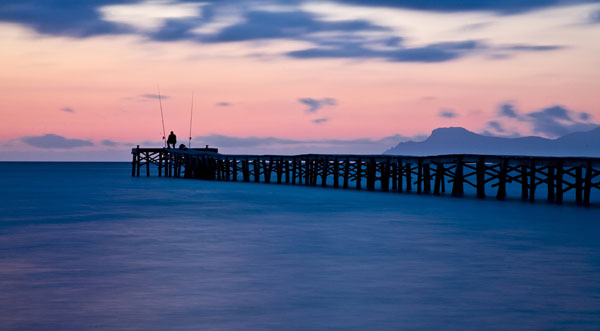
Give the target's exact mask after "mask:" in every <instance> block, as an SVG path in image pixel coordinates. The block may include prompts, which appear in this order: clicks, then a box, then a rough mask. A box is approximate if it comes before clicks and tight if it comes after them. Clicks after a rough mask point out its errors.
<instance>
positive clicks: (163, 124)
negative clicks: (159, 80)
mask: <svg viewBox="0 0 600 331" xmlns="http://www.w3.org/2000/svg"><path fill="white" fill-rule="evenodd" d="M156 89H157V90H158V104H159V105H160V119H161V120H162V128H163V141H164V142H165V147H169V146H167V139H166V136H167V133H166V131H165V116H164V115H163V108H162V99H161V97H160V87H159V86H158V84H156Z"/></svg>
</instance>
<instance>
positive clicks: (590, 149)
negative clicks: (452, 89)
mask: <svg viewBox="0 0 600 331" xmlns="http://www.w3.org/2000/svg"><path fill="white" fill-rule="evenodd" d="M383 154H388V155H416V156H424V155H443V154H492V155H532V156H594V157H600V127H598V128H596V129H594V130H591V131H587V132H575V133H571V134H568V135H566V136H563V137H560V138H557V139H547V138H542V137H519V138H504V137H492V136H484V135H480V134H477V133H474V132H471V131H469V130H466V129H464V128H461V127H450V128H438V129H435V130H433V131H432V132H431V136H429V138H427V139H426V140H424V141H421V142H414V141H407V142H403V143H399V144H398V145H397V146H396V147H393V148H391V149H389V150H387V151H385V152H384V153H383Z"/></svg>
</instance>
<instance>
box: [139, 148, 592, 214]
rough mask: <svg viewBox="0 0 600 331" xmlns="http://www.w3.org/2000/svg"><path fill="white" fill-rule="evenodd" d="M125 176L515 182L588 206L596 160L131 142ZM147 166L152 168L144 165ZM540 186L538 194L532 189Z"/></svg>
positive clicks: (490, 186) (430, 188) (374, 185)
mask: <svg viewBox="0 0 600 331" xmlns="http://www.w3.org/2000/svg"><path fill="white" fill-rule="evenodd" d="M131 153H132V154H133V160H132V164H131V175H132V176H140V173H141V174H142V175H145V176H150V175H151V168H152V169H156V170H157V175H158V176H165V177H177V178H190V179H205V180H220V181H243V182H255V183H276V184H290V185H308V186H322V187H334V188H344V189H356V190H363V189H365V190H369V191H376V190H377V191H383V192H415V193H418V194H433V195H444V194H446V195H451V196H454V197H461V196H463V195H464V194H465V187H469V186H470V187H472V188H473V189H474V192H475V194H476V196H477V197H479V198H486V197H490V196H492V197H495V198H496V199H498V200H504V199H506V198H507V186H508V185H518V186H520V197H521V199H522V200H528V201H532V202H533V201H535V200H536V199H545V200H547V201H548V202H551V203H557V204H561V203H563V201H564V200H565V196H566V195H567V194H571V197H572V198H573V200H574V201H575V203H576V204H578V205H582V206H589V205H590V196H591V194H592V192H594V194H598V191H599V190H600V158H587V157H538V156H502V155H471V154H460V155H439V156H396V155H335V154H332V155H325V154H303V155H228V154H220V153H218V150H217V149H214V148H212V149H211V148H208V147H207V148H198V149H167V148H139V146H138V147H137V148H133V149H132V152H131ZM151 166H152V167H151ZM540 187H541V188H545V192H544V193H545V194H544V195H545V196H540V194H539V193H538V194H537V195H536V190H537V189H539V188H540Z"/></svg>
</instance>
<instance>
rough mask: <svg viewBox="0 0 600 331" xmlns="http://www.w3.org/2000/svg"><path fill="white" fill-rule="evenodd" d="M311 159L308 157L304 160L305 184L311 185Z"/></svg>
mask: <svg viewBox="0 0 600 331" xmlns="http://www.w3.org/2000/svg"><path fill="white" fill-rule="evenodd" d="M310 182H311V180H310V160H309V158H308V157H306V160H305V161H304V185H310Z"/></svg>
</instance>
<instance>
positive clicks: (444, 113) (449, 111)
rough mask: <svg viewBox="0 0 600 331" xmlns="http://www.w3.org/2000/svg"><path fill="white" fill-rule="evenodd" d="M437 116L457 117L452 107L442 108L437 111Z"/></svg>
mask: <svg viewBox="0 0 600 331" xmlns="http://www.w3.org/2000/svg"><path fill="white" fill-rule="evenodd" d="M438 116H439V117H443V118H456V117H458V114H457V113H456V112H455V111H454V110H452V109H442V110H440V112H439V113H438Z"/></svg>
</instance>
